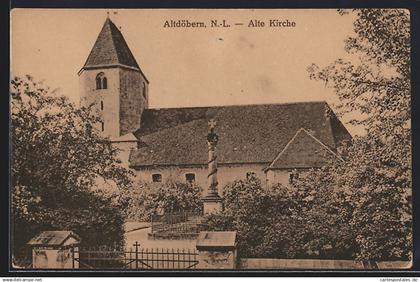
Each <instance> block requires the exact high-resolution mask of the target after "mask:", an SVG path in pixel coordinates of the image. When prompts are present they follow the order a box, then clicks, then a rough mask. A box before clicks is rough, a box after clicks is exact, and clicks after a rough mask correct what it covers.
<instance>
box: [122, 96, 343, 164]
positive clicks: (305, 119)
mask: <svg viewBox="0 0 420 282" xmlns="http://www.w3.org/2000/svg"><path fill="white" fill-rule="evenodd" d="M211 118H213V119H214V120H215V121H216V122H217V125H216V132H217V134H218V135H219V143H218V146H217V153H218V163H219V164H232V163H236V164H240V163H266V164H267V165H269V164H270V163H272V161H273V160H274V159H275V158H276V156H278V154H279V153H280V152H281V151H282V150H283V149H284V147H285V146H286V145H287V143H288V142H289V141H290V140H291V139H292V137H293V136H295V134H296V133H297V132H298V131H299V130H300V129H301V128H304V129H306V130H307V131H308V132H310V133H311V135H313V136H314V137H315V138H316V139H318V140H319V141H320V142H322V144H324V145H325V146H327V147H328V148H330V149H331V150H332V151H335V150H336V147H337V145H338V143H339V142H341V141H342V140H348V139H350V138H351V136H350V134H349V133H348V132H347V130H346V129H345V127H344V126H343V125H342V124H341V122H340V121H339V120H338V119H337V118H336V116H335V115H334V113H333V112H332V111H331V109H330V107H329V106H328V105H327V104H326V103H325V102H302V103H290V104H269V105H246V106H222V107H196V108H168V109H146V110H145V111H144V113H143V116H142V121H141V127H140V129H139V130H138V131H136V132H135V133H134V134H135V135H136V137H137V138H138V139H139V144H140V148H139V149H137V150H133V151H132V152H131V154H130V166H131V167H143V166H164V165H185V166H188V165H206V164H207V157H208V156H207V141H206V135H207V132H208V124H207V122H208V120H209V119H211Z"/></svg>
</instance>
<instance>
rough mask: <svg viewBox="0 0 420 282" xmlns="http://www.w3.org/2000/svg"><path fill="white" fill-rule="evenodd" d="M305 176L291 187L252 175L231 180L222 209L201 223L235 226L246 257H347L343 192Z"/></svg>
mask: <svg viewBox="0 0 420 282" xmlns="http://www.w3.org/2000/svg"><path fill="white" fill-rule="evenodd" d="M310 173H313V174H315V171H312V172H310ZM325 177H327V174H325ZM308 179H311V181H305V180H304V179H300V180H299V183H298V184H297V186H296V187H295V188H294V189H289V188H286V187H284V186H281V185H276V186H273V187H271V188H270V189H264V188H263V187H262V186H261V182H260V180H259V179H257V178H254V177H253V178H248V179H247V180H238V181H235V182H234V183H232V184H230V185H228V186H226V187H225V189H224V191H225V192H224V209H223V211H222V212H221V213H219V214H214V215H209V216H207V217H206V218H205V220H204V226H205V227H206V229H208V230H236V231H237V235H238V250H239V252H240V255H241V256H244V257H270V258H273V257H274V258H309V257H314V258H347V259H349V258H351V257H352V252H351V251H352V249H353V248H354V240H353V236H352V233H351V230H350V228H349V226H348V218H349V215H350V211H351V209H350V207H349V206H348V205H345V204H346V203H347V202H346V197H345V194H344V193H343V191H339V192H333V191H332V190H333V189H332V188H331V187H327V186H323V187H318V186H319V185H318V183H323V182H318V181H316V180H315V179H312V178H308ZM317 188H320V189H317ZM327 189H328V190H327Z"/></svg>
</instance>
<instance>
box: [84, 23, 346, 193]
mask: <svg viewBox="0 0 420 282" xmlns="http://www.w3.org/2000/svg"><path fill="white" fill-rule="evenodd" d="M151 55H153V54H151ZM78 75H79V84H80V95H81V103H82V104H85V105H86V104H90V103H94V104H95V107H96V110H97V112H98V113H99V115H100V116H101V118H102V122H101V123H100V124H98V125H97V129H98V130H99V131H100V132H102V133H103V134H104V135H105V136H107V137H109V138H110V140H111V141H112V142H113V143H114V144H115V145H116V146H118V147H119V148H121V149H122V154H121V159H122V161H123V163H124V164H125V165H126V166H127V167H129V168H131V169H133V170H134V171H135V172H136V175H137V178H138V179H140V180H142V181H150V182H164V181H169V180H173V181H180V182H187V183H195V184H198V185H200V186H201V187H206V186H207V165H208V153H207V140H206V135H207V132H208V121H209V120H211V119H213V120H214V121H215V122H216V124H217V125H216V127H215V130H216V132H217V134H218V136H219V142H218V145H217V155H218V157H217V165H218V182H219V187H223V186H224V185H226V184H227V183H228V182H231V181H233V180H235V179H244V178H246V177H247V176H249V175H251V174H255V175H256V176H257V177H258V178H260V179H261V181H262V182H263V183H265V184H267V185H271V184H274V183H282V184H284V185H288V184H289V183H291V182H293V181H294V179H295V178H296V177H297V176H298V175H299V173H301V174H302V173H305V171H308V170H309V169H310V168H319V167H321V166H323V165H325V164H327V163H328V162H329V161H330V160H331V159H332V158H338V159H340V156H339V153H338V152H337V149H338V147H339V145H340V144H342V143H343V142H347V141H349V140H350V139H351V135H350V134H349V132H348V131H347V130H346V128H345V127H344V125H343V124H342V123H341V122H340V120H339V119H338V118H337V117H336V115H335V114H334V113H333V111H332V110H331V108H330V107H329V106H328V104H327V103H326V102H323V101H322V102H299V103H287V104H262V105H237V106H211V107H190V108H183V107H180V108H162V109H159V108H153V109H152V108H149V105H148V104H149V103H148V100H149V95H153V94H152V93H149V91H148V88H149V81H148V79H147V78H146V76H145V74H144V73H143V71H142V69H141V68H140V66H139V64H138V63H137V61H136V59H135V58H134V56H133V54H132V53H131V51H130V49H129V47H128V45H127V43H126V41H125V40H124V37H123V35H122V34H121V32H120V30H119V29H118V28H117V27H116V26H115V24H114V23H113V22H112V21H111V20H110V19H109V18H107V19H106V21H105V23H104V25H103V27H102V30H101V31H100V33H99V36H98V38H97V40H96V42H95V44H94V46H93V48H92V50H91V52H90V54H89V56H88V58H87V60H86V62H85V64H84V66H83V67H82V69H81V70H80V71H79V73H78ZM154 83H158V82H154ZM203 91H205V90H203Z"/></svg>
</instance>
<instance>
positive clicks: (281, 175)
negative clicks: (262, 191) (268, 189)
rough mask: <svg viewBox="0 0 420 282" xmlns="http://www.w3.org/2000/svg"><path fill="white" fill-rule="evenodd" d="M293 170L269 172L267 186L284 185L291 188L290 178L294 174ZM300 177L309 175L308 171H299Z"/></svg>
mask: <svg viewBox="0 0 420 282" xmlns="http://www.w3.org/2000/svg"><path fill="white" fill-rule="evenodd" d="M292 171H293V170H292V169H276V170H268V171H267V174H266V175H267V185H268V186H272V185H274V184H278V183H280V184H282V185H284V186H289V178H290V174H291V173H292ZM296 171H297V172H298V173H299V176H300V177H302V176H305V175H307V173H308V170H307V169H297V170H296Z"/></svg>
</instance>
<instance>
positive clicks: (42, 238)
mask: <svg viewBox="0 0 420 282" xmlns="http://www.w3.org/2000/svg"><path fill="white" fill-rule="evenodd" d="M70 237H72V238H74V239H75V240H77V241H80V238H79V236H77V235H76V234H75V233H74V232H72V231H65V230H63V231H42V232H41V233H39V234H38V235H37V236H35V237H34V238H32V239H31V240H30V241H29V242H28V244H29V245H32V246H60V245H62V244H63V243H64V242H65V241H66V240H67V239H69V238H70Z"/></svg>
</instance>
